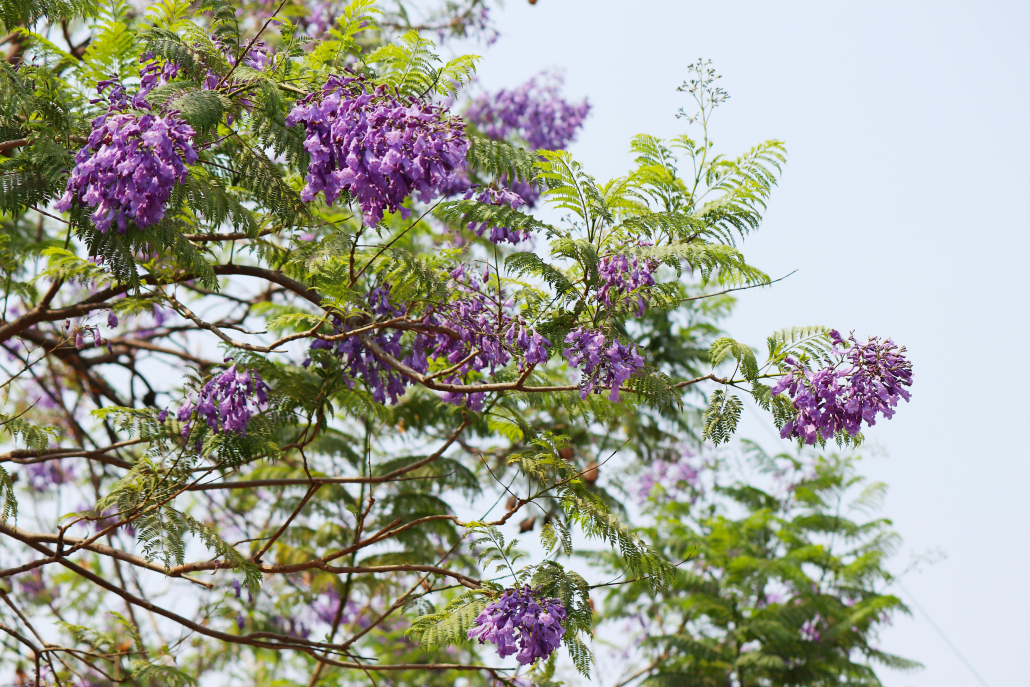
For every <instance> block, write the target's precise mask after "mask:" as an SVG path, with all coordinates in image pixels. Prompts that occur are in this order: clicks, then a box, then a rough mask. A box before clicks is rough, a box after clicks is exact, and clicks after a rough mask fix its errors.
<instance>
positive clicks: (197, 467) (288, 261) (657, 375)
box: [0, 0, 912, 687]
mask: <svg viewBox="0 0 1030 687" xmlns="http://www.w3.org/2000/svg"><path fill="white" fill-rule="evenodd" d="M0 21H2V22H3V25H4V30H5V35H6V37H5V38H4V39H3V40H4V42H5V43H6V45H7V54H6V59H5V60H4V61H2V62H0V154H2V157H0V213H2V216H0V227H2V233H0V254H2V261H0V265H2V266H0V287H2V289H3V306H2V308H3V309H2V319H0V347H2V348H3V356H2V357H3V360H2V362H0V366H2V368H3V371H4V373H5V374H4V378H5V381H4V382H3V386H2V389H0V391H2V393H3V407H2V409H0V427H2V436H3V441H4V442H5V445H4V447H3V449H2V450H3V451H4V452H3V453H0V502H2V507H0V552H2V554H0V555H2V562H0V568H2V569H0V589H2V591H0V600H2V601H3V602H4V605H3V606H2V607H0V622H2V625H0V630H2V631H3V635H4V637H3V640H4V641H3V643H2V644H0V654H2V655H3V657H4V658H3V663H4V664H5V665H10V666H13V670H14V671H15V679H17V681H18V684H39V685H41V684H48V685H49V684H53V685H77V686H78V685H90V686H95V687H99V686H105V687H106V686H107V685H114V684H132V685H162V686H163V685H197V684H200V682H201V681H204V680H206V681H209V682H211V681H214V682H217V683H219V684H236V683H240V684H247V685H287V684H288V685H292V684H298V685H308V686H309V687H313V686H314V685H317V684H350V683H360V684H366V683H368V682H371V683H372V684H373V685H375V684H379V682H380V681H384V682H386V683H388V684H394V683H396V684H401V683H405V684H407V683H411V684H418V685H427V684H455V683H456V682H457V681H459V680H463V681H465V682H464V683H463V684H472V683H475V684H483V685H493V684H498V683H502V684H507V685H513V686H514V685H525V684H527V682H533V683H535V684H538V685H541V686H543V685H546V684H549V683H553V682H555V681H556V680H558V676H559V675H560V673H561V671H560V670H559V664H560V663H561V661H564V660H565V659H564V658H561V659H559V657H560V656H564V657H567V659H568V662H569V663H571V665H572V666H574V668H575V669H576V670H577V671H578V672H579V673H580V674H581V675H584V676H586V675H589V674H590V670H591V662H592V648H591V647H592V644H593V643H594V638H595V635H598V634H599V633H600V634H603V632H604V629H603V623H605V622H619V621H621V619H624V618H627V617H636V618H639V619H641V622H644V623H645V624H647V627H648V628H649V629H648V634H649V635H650V636H649V637H648V639H647V641H646V642H644V643H643V644H642V645H641V648H640V651H641V652H643V654H642V655H643V656H645V657H646V658H647V660H648V661H651V662H650V663H649V664H646V665H645V667H644V669H643V670H640V671H639V672H637V673H636V674H635V675H634V676H633V677H632V679H646V680H649V681H650V682H653V683H658V682H663V683H664V682H669V683H675V684H699V685H700V684H706V685H707V684H716V683H719V684H726V680H727V679H728V678H727V675H729V676H732V679H733V680H734V681H735V682H733V684H740V685H759V684H763V685H764V684H776V685H780V684H782V685H787V684H791V685H795V684H797V685H800V684H804V685H817V684H829V683H831V682H833V683H839V682H842V681H846V682H848V683H850V684H878V681H877V679H876V676H875V673H874V672H873V671H872V669H871V668H870V667H869V666H870V664H869V661H874V662H875V661H879V662H880V663H883V664H886V665H891V666H896V667H906V666H908V665H910V664H909V663H907V662H905V661H904V660H903V659H900V658H897V657H894V656H891V655H890V654H889V653H886V652H883V651H880V650H879V649H876V648H874V646H873V645H872V644H871V643H870V642H871V638H873V637H874V636H875V632H876V629H877V628H878V627H879V626H881V625H882V624H883V623H884V622H886V621H887V620H888V619H889V617H890V615H891V614H892V613H894V612H897V611H903V610H904V607H903V606H902V605H901V603H900V601H899V600H898V599H896V598H895V597H893V596H890V595H889V594H886V593H885V589H884V587H883V585H885V584H887V583H889V581H890V575H889V574H888V573H887V572H886V569H885V568H884V566H883V560H884V557H885V556H886V555H887V554H888V553H889V551H890V549H891V545H892V542H893V537H894V535H893V534H892V533H891V532H890V530H889V528H888V526H887V523H885V522H884V521H882V520H875V519H874V520H869V521H860V520H851V519H849V518H850V517H851V516H850V515H846V514H844V513H842V512H841V511H840V510H839V504H841V503H844V501H843V499H844V497H845V496H846V495H847V494H850V492H851V490H852V489H853V488H855V487H856V486H857V483H858V479H859V478H858V477H856V476H855V473H854V471H853V467H852V458H850V457H848V456H850V454H849V453H848V452H849V451H850V450H852V449H853V448H854V447H856V446H858V445H859V444H860V443H861V441H862V435H861V429H862V428H863V427H864V426H867V425H871V424H874V423H875V422H876V420H877V419H878V418H890V417H891V416H892V415H893V414H894V412H895V409H896V407H897V406H898V402H899V401H900V400H906V401H907V400H908V398H909V393H908V390H907V388H908V387H909V386H910V385H911V381H912V371H911V364H910V363H909V361H908V360H907V359H906V357H905V349H904V348H903V347H898V346H896V345H895V344H894V343H893V342H892V341H890V340H889V339H882V338H879V337H876V336H872V337H869V338H858V337H856V336H855V334H853V333H851V334H848V335H841V334H840V333H839V332H838V331H837V330H835V329H833V328H831V327H824V326H803V327H787V328H785V329H782V330H780V331H777V332H775V333H773V334H771V335H770V336H769V338H768V341H767V344H766V350H765V351H764V352H761V353H760V352H759V351H757V350H756V349H754V348H752V347H751V346H749V345H748V344H746V343H743V342H739V341H737V340H735V339H733V338H731V337H730V336H729V335H728V334H727V333H726V332H724V331H723V329H722V319H723V318H724V317H725V315H726V314H727V313H728V312H729V310H730V309H731V307H732V303H733V296H732V295H731V293H733V292H736V291H741V290H746V289H752V288H761V287H769V286H772V284H773V283H774V280H773V279H772V278H771V277H770V276H769V275H767V274H766V273H765V272H763V271H762V270H761V269H759V268H758V267H756V266H754V265H752V264H750V263H749V262H748V261H747V260H746V259H745V256H744V253H743V252H742V250H741V248H740V245H741V244H742V243H743V242H744V240H745V239H746V238H747V236H748V235H749V234H750V233H751V232H754V231H756V230H758V229H759V226H760V224H761V220H762V215H763V212H764V211H765V208H766V205H767V203H768V202H769V199H770V196H771V193H772V191H773V189H774V187H775V185H776V183H777V179H778V178H779V174H780V173H781V170H782V168H783V165H784V164H785V162H786V149H785V146H784V144H783V143H782V142H780V141H777V140H769V141H765V142H762V143H759V144H757V145H755V146H754V147H753V148H751V149H750V150H746V151H743V152H742V153H739V154H724V153H722V152H720V151H719V150H718V149H717V148H716V146H715V143H714V142H713V141H712V140H711V139H710V137H709V120H710V118H711V116H712V114H713V112H714V111H715V110H716V108H717V107H719V106H720V105H722V104H723V103H724V102H725V101H726V99H727V97H728V96H727V94H726V92H725V91H724V90H723V89H722V88H721V87H720V86H719V77H718V75H717V74H716V72H715V71H714V69H713V68H712V66H711V65H710V64H709V63H707V62H705V61H698V62H696V63H693V64H692V65H690V66H689V70H688V72H689V73H688V79H687V81H685V82H684V83H683V85H682V86H681V90H682V91H683V92H684V94H685V97H686V98H688V99H689V100H690V101H691V102H692V105H691V107H689V108H687V109H686V110H684V111H682V112H681V113H680V114H681V116H682V118H683V120H684V124H685V129H686V130H687V133H685V134H684V135H681V136H678V137H676V138H673V139H670V140H662V139H659V138H655V137H652V136H648V135H639V136H637V137H635V138H634V139H633V140H632V141H629V142H625V143H618V144H617V147H616V148H615V149H616V150H623V148H622V147H621V146H623V145H628V146H629V149H630V150H631V151H632V153H633V155H634V156H635V160H634V163H633V165H632V166H631V168H630V169H629V170H628V171H627V172H626V174H625V175H624V176H621V177H617V178H614V179H610V180H608V181H604V182H600V181H598V180H597V179H595V178H594V177H593V176H591V175H590V174H589V172H588V171H587V170H586V169H584V167H583V166H582V165H581V164H580V163H579V162H577V160H576V159H575V158H574V157H573V156H572V155H571V154H570V153H569V152H567V150H566V148H567V147H568V145H569V144H570V143H571V142H572V141H573V140H574V139H575V137H576V135H577V133H578V131H579V130H580V128H581V127H582V126H583V124H584V121H585V120H586V118H587V117H588V115H589V112H590V105H589V103H588V102H585V101H584V102H582V103H575V102H570V101H569V100H568V99H566V98H565V96H564V95H563V93H562V88H561V82H560V79H558V78H556V77H554V76H553V75H550V76H549V75H540V76H539V77H536V78H534V79H532V80H530V81H529V82H527V83H525V84H523V85H521V86H518V87H514V88H509V89H505V90H502V91H500V92H496V93H489V92H484V91H483V90H482V89H481V88H478V86H476V84H475V83H474V79H475V70H476V66H477V61H478V57H477V56H476V55H469V54H459V55H458V56H456V57H454V58H452V59H449V60H445V59H442V58H441V57H439V54H440V53H442V52H443V51H442V50H441V49H440V48H439V47H438V44H440V43H441V42H444V41H448V40H451V39H453V38H455V37H460V38H462V39H464V40H465V41H466V43H467V42H468V40H469V39H473V40H480V41H482V42H484V43H489V41H490V40H491V39H492V37H493V36H494V33H493V32H494V29H493V28H492V24H491V23H490V21H489V13H488V8H487V7H486V6H485V5H484V4H483V3H482V2H480V1H479V0H466V1H465V2H448V3H445V4H444V5H443V6H441V7H438V8H436V9H435V10H432V11H421V12H416V11H415V8H408V7H406V6H405V5H404V4H397V5H396V6H391V7H390V8H386V9H384V8H382V7H379V6H378V5H377V4H376V3H374V2H373V1H372V0H352V1H351V2H349V3H318V2H306V3H302V2H298V1H296V0H281V2H278V3H276V4H274V5H271V4H266V3H264V2H247V3H244V4H242V5H239V4H229V3H227V2H225V1H224V0H201V1H200V2H193V3H190V2H186V1H184V0H162V2H158V3H154V4H151V5H149V6H147V7H145V8H142V9H141V8H138V7H136V6H133V5H129V4H127V3H124V2H121V1H120V0H115V1H114V2H111V3H93V2H92V1H91V0H85V1H83V0H70V1H68V2H65V1H62V2H39V1H38V0H2V13H0ZM461 44H465V43H461ZM451 45H458V43H451ZM744 403H753V404H755V406H756V407H757V408H759V409H760V410H762V411H763V412H767V413H769V414H770V416H771V417H772V419H773V420H774V421H775V423H776V426H777V427H778V428H780V430H781V436H782V437H783V438H785V439H790V440H792V441H795V442H796V443H797V445H798V449H799V453H798V455H797V456H793V457H787V456H777V457H775V458H773V457H769V456H759V457H758V458H757V459H756V460H758V462H759V464H761V465H764V466H766V467H767V468H769V469H772V470H774V471H780V472H782V473H783V474H787V473H788V472H789V473H790V474H791V475H792V477H791V478H790V479H787V478H783V480H781V483H780V486H781V487H784V488H786V491H783V490H782V489H781V490H780V491H777V490H776V489H770V490H765V491H763V490H762V489H760V488H759V487H757V486H755V485H754V484H750V483H745V482H738V483H733V484H730V483H727V482H726V481H725V480H724V479H723V477H722V475H724V472H723V471H722V469H721V468H720V465H721V462H720V459H719V458H718V456H719V455H722V454H721V453H720V451H725V450H727V449H726V447H725V445H726V444H727V442H729V441H730V439H731V437H732V436H733V435H734V433H735V431H736V429H737V425H738V421H739V419H740V415H741V412H742V409H743V404H744ZM834 444H835V445H836V446H837V448H838V449H840V450H841V451H843V452H844V453H843V456H844V457H840V456H837V455H836V454H830V453H826V447H827V445H831V446H832V445H834ZM720 446H722V448H719V447H720ZM729 450H730V451H731V452H732V451H733V450H735V449H729ZM698 451H700V452H701V453H702V455H705V456H711V459H710V460H708V459H706V461H707V462H706V463H705V465H704V466H702V467H699V468H697V469H696V470H695V467H691V466H692V465H694V464H693V463H692V462H691V460H693V458H692V457H693V456H696V455H697V452H698ZM756 451H757V449H756ZM756 455H758V454H757V453H756ZM615 466H621V467H620V468H619V470H621V471H624V472H625V475H630V474H636V473H638V472H640V473H642V474H652V475H654V474H656V473H654V471H655V470H659V471H660V472H661V471H663V470H664V471H665V472H661V474H658V475H657V476H653V477H652V482H653V483H654V485H656V486H654V488H653V489H650V488H649V489H648V490H646V493H645V500H644V504H645V505H644V507H643V509H642V510H641V509H640V508H638V507H637V506H634V505H633V504H632V503H631V501H627V498H626V497H627V493H626V491H625V490H624V488H620V484H621V485H622V487H625V485H626V484H627V483H628V482H626V481H625V480H623V481H621V482H620V480H613V479H608V478H607V476H608V475H612V476H614V475H615V474H616V470H614V467H615ZM684 470H686V471H687V472H684ZM698 470H700V472H698ZM691 471H693V473H692V472H691ZM670 475H672V476H675V479H673V481H672V482H670V481H669V479H670ZM685 475H686V476H687V477H689V479H687V478H684V479H681V478H683V477H684V476H685ZM691 475H692V476H691ZM788 487H789V488H788ZM676 490H680V491H679V492H676ZM673 492H676V493H677V494H678V495H677V496H676V497H675V498H671V497H670V494H672V493H673ZM878 493H879V491H878V489H873V490H872V491H867V492H864V496H863V497H862V498H863V499H865V500H864V501H863V500H861V499H860V500H859V502H858V505H860V506H861V505H863V504H866V503H868V502H870V500H871V499H872V497H874V496H876V495H877V494H878ZM734 509H736V510H734ZM516 531H517V532H518V533H519V534H522V535H530V534H532V535H533V536H534V542H533V543H532V545H531V548H532V551H530V552H529V555H528V557H527V556H526V552H525V551H523V550H521V549H520V547H519V544H518V542H517V541H516V540H515V539H514V536H513V535H514V534H515V533H516ZM596 547H601V549H600V550H598V549H597V548H596ZM582 556H586V558H587V560H588V561H589V562H590V563H592V567H591V566H584V565H581V564H580V563H581V562H582V561H583V558H582ZM612 573H615V574H618V575H620V576H621V578H620V579H621V580H623V581H622V582H619V583H618V584H614V585H612V584H609V583H607V582H605V581H604V580H607V579H609V578H610V577H611V574H612ZM650 623H653V624H650ZM648 666H649V667H648ZM0 674H2V673H0Z"/></svg>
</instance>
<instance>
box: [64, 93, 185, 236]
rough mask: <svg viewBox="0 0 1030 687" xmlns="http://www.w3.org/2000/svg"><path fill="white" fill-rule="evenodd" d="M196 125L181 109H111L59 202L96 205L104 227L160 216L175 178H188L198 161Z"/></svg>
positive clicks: (98, 122)
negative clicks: (164, 111) (160, 111)
mask: <svg viewBox="0 0 1030 687" xmlns="http://www.w3.org/2000/svg"><path fill="white" fill-rule="evenodd" d="M193 135H194V131H193V129H192V128H191V127H190V126H189V124H187V123H186V122H185V121H183V120H182V119H181V118H180V117H179V116H178V115H177V114H174V113H169V114H166V115H153V114H149V113H147V114H142V115H141V114H138V113H127V112H126V113H110V112H108V113H106V114H103V115H101V116H99V117H97V118H96V119H95V120H93V133H91V134H90V136H89V139H88V142H87V144H86V147H84V148H83V149H82V150H80V151H79V152H78V153H77V154H76V156H75V168H74V169H73V170H72V174H71V178H69V179H68V187H67V190H66V191H65V194H64V196H63V197H62V198H61V200H60V201H58V202H57V204H56V205H55V206H54V207H56V208H57V210H59V211H60V212H67V211H68V210H69V209H71V206H72V201H74V200H76V199H77V200H78V201H79V202H80V203H82V204H84V205H89V206H91V207H95V208H96V210H94V211H93V214H92V215H91V216H90V219H92V220H93V224H94V225H96V227H97V228H98V229H100V231H101V233H105V232H107V230H108V229H110V228H111V224H112V223H117V226H118V231H119V232H120V233H122V234H124V233H125V230H126V228H127V226H128V220H129V219H132V220H134V221H135V222H136V224H137V225H138V226H139V227H141V228H142V227H148V226H150V225H152V224H156V223H157V222H159V221H161V218H163V217H164V214H165V203H166V202H168V197H169V196H170V195H171V193H172V187H173V186H174V185H175V184H177V183H178V184H181V183H183V182H185V181H186V176H187V174H188V172H187V169H186V165H188V164H193V163H194V162H196V161H197V153H196V151H195V150H194V149H193V147H192V145H191V144H192V140H193Z"/></svg>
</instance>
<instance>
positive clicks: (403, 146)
mask: <svg viewBox="0 0 1030 687" xmlns="http://www.w3.org/2000/svg"><path fill="white" fill-rule="evenodd" d="M299 123H303V124H304V125H305V127H306V128H307V138H306V140H305V142H304V148H305V149H306V150H307V151H308V154H309V155H310V156H311V162H310V165H309V166H308V175H307V177H306V178H305V182H306V183H305V186H304V189H303V190H302V191H301V198H302V199H303V200H304V201H305V202H308V201H311V200H314V198H315V196H317V195H318V194H319V193H322V194H323V195H324V196H325V201H326V203H328V204H330V205H332V204H333V203H334V202H336V199H337V198H338V197H339V196H340V194H341V193H342V192H343V191H347V192H348V193H350V195H351V196H352V197H353V198H355V199H356V200H357V202H358V205H360V206H361V213H362V215H363V217H364V220H365V223H366V224H368V225H369V226H376V225H377V224H379V222H380V220H382V218H383V212H384V211H390V212H397V211H398V210H399V209H400V210H401V211H402V214H404V212H405V211H404V210H403V209H402V208H401V205H402V204H403V203H404V201H405V199H407V198H408V197H409V196H411V195H412V194H414V193H415V192H418V194H419V199H420V200H421V201H422V202H428V201H431V200H432V199H433V198H435V197H436V196H437V195H440V194H441V193H443V191H444V189H447V188H452V187H453V183H454V180H455V177H456V176H457V175H460V174H461V173H462V172H463V171H464V170H465V166H466V163H465V154H466V153H467V152H468V149H469V141H468V138H466V136H465V130H464V126H465V125H464V122H462V121H461V120H460V119H459V118H457V117H450V116H447V115H446V110H444V108H442V107H439V106H436V105H431V104H427V103H424V102H422V101H420V100H417V99H415V98H409V99H407V100H402V99H399V98H397V97H395V96H394V95H392V94H390V93H389V91H388V90H387V88H386V87H385V86H379V87H377V88H376V89H375V90H374V91H373V92H371V93H369V92H368V89H367V87H366V84H365V83H364V81H363V80H361V79H359V78H354V77H346V78H341V77H337V76H332V77H330V78H329V80H328V81H327V82H326V83H325V85H324V86H323V87H322V90H321V91H320V92H318V93H314V94H312V95H310V96H308V97H306V98H304V99H303V100H302V101H300V102H299V103H298V104H297V105H296V106H295V107H294V108H293V110H292V111H291V112H290V114H289V116H288V117H287V118H286V124H287V125H288V126H294V125H296V124H299Z"/></svg>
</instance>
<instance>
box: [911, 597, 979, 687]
mask: <svg viewBox="0 0 1030 687" xmlns="http://www.w3.org/2000/svg"><path fill="white" fill-rule="evenodd" d="M894 584H896V585H898V587H900V588H901V591H903V592H905V596H907V597H908V598H909V599H911V600H912V605H913V606H915V607H916V610H918V611H919V613H920V614H922V616H923V618H925V619H926V622H928V623H930V627H932V628H933V629H934V630H936V631H937V634H939V635H940V636H941V639H943V640H944V642H945V643H946V644H947V645H948V647H949V648H950V649H951V652H952V653H953V654H955V655H956V656H958V657H959V660H961V661H962V663H964V664H965V666H966V668H969V672H971V673H972V674H973V676H974V677H976V679H977V680H978V681H979V682H980V684H981V685H983V687H988V685H987V682H986V681H985V680H984V679H983V678H982V677H980V673H978V672H976V668H974V667H973V664H972V663H970V662H969V661H968V660H966V657H965V656H963V655H962V652H961V651H959V650H958V647H957V646H955V645H954V644H953V643H952V641H951V640H950V639H948V635H946V634H944V630H942V629H941V628H940V627H938V626H937V623H935V622H934V621H933V618H931V617H930V615H929V614H928V613H927V612H926V611H924V610H923V607H922V606H920V605H919V602H918V601H916V597H914V596H912V592H910V591H908V589H906V588H905V585H903V584H901V580H894Z"/></svg>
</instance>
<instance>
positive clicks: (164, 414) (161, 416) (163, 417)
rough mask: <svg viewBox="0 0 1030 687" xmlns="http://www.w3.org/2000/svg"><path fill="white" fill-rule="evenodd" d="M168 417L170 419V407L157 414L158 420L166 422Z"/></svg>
mask: <svg viewBox="0 0 1030 687" xmlns="http://www.w3.org/2000/svg"><path fill="white" fill-rule="evenodd" d="M167 419H168V409H167V408H165V409H164V410H162V411H161V412H160V413H158V414H157V421H158V422H164V421H165V420H167Z"/></svg>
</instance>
